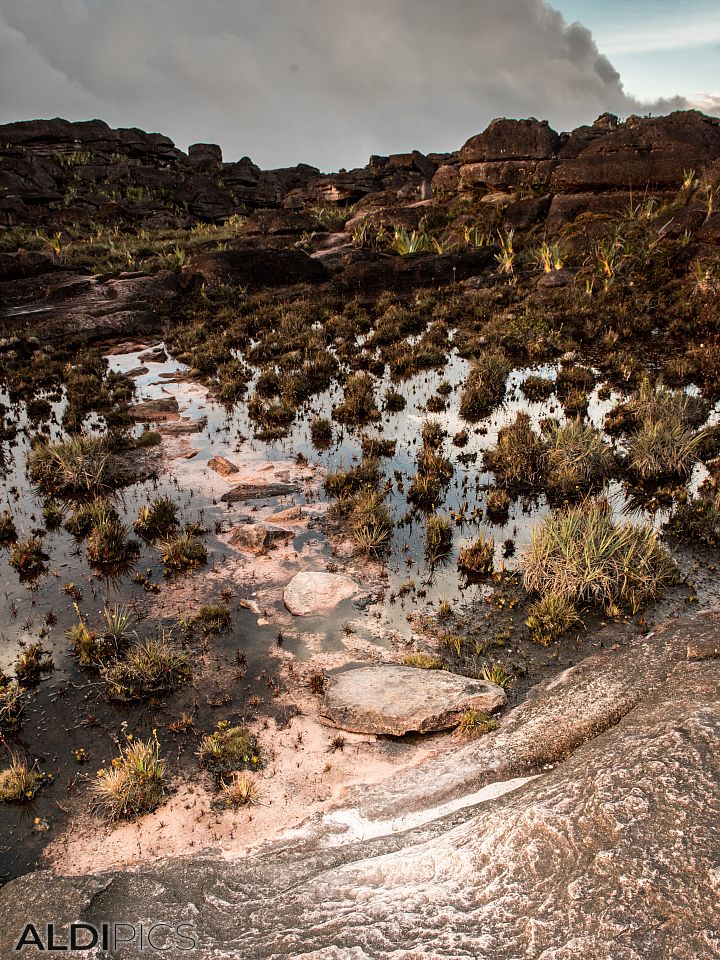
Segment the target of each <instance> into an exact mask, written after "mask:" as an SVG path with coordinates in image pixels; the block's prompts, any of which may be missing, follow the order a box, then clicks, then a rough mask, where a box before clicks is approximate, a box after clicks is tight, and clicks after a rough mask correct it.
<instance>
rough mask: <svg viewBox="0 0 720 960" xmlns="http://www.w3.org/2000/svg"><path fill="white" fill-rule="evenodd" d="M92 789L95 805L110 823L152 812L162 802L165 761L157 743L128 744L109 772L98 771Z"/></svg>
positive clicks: (152, 741) (141, 741)
mask: <svg viewBox="0 0 720 960" xmlns="http://www.w3.org/2000/svg"><path fill="white" fill-rule="evenodd" d="M93 787H94V800H95V806H96V807H97V808H98V809H99V810H101V811H102V812H104V813H106V814H107V815H108V816H109V817H110V819H111V820H119V819H121V818H123V817H135V816H138V814H141V813H149V812H150V811H151V810H155V809H156V807H158V806H159V805H160V804H161V803H162V802H163V800H164V799H165V761H164V760H163V759H161V757H160V744H159V743H158V741H157V740H156V739H153V740H147V741H143V740H133V741H132V742H131V743H128V744H127V746H126V747H124V748H122V749H121V750H120V756H119V757H116V758H115V760H113V762H112V766H111V767H110V768H109V769H106V768H103V769H101V770H100V771H99V772H98V775H97V778H96V780H95V783H94V785H93Z"/></svg>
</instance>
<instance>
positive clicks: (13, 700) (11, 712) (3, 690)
mask: <svg viewBox="0 0 720 960" xmlns="http://www.w3.org/2000/svg"><path fill="white" fill-rule="evenodd" d="M23 709H24V697H23V691H22V689H21V687H20V685H19V684H18V683H17V681H15V680H8V679H7V678H5V677H3V678H2V681H0V732H7V731H8V730H15V729H16V728H17V727H19V726H20V718H21V717H22V712H23Z"/></svg>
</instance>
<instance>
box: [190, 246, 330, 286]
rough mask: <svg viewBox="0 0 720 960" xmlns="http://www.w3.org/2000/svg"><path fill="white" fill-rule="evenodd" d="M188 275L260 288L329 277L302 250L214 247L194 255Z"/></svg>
mask: <svg viewBox="0 0 720 960" xmlns="http://www.w3.org/2000/svg"><path fill="white" fill-rule="evenodd" d="M185 272H186V275H192V274H196V275H198V276H200V277H201V278H202V279H203V280H204V281H205V282H206V283H207V284H209V285H213V284H229V285H232V286H242V287H245V286H246V287H249V288H250V289H253V290H257V289H260V288H262V287H283V286H287V285H288V284H295V283H318V282H321V281H323V280H326V279H327V276H328V274H327V271H326V270H325V268H324V267H323V265H322V264H321V263H319V262H318V261H317V260H314V259H313V258H312V257H309V256H308V255H307V254H306V253H303V252H302V251H300V250H260V249H256V248H255V247H242V248H240V249H238V250H214V251H213V252H211V253H201V254H198V255H197V256H195V257H193V258H192V260H191V262H190V265H189V267H187V268H186V269H185Z"/></svg>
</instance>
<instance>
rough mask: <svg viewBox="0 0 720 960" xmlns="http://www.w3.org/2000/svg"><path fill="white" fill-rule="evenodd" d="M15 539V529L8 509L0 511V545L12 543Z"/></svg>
mask: <svg viewBox="0 0 720 960" xmlns="http://www.w3.org/2000/svg"><path fill="white" fill-rule="evenodd" d="M16 540H17V530H16V528H15V521H14V520H13V515H12V514H11V513H10V511H9V510H3V512H2V513H0V545H5V544H8V543H14V542H15V541H16Z"/></svg>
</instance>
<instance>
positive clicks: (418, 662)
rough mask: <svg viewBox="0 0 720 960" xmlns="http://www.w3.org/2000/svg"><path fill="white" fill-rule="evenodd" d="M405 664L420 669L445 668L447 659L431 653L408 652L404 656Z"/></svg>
mask: <svg viewBox="0 0 720 960" xmlns="http://www.w3.org/2000/svg"><path fill="white" fill-rule="evenodd" d="M402 662H403V665H404V666H406V667H417V668H418V669H419V670H444V669H445V661H444V660H443V659H442V658H441V657H433V656H432V655H431V654H429V653H408V654H406V655H405V656H404V657H403V661H402Z"/></svg>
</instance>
